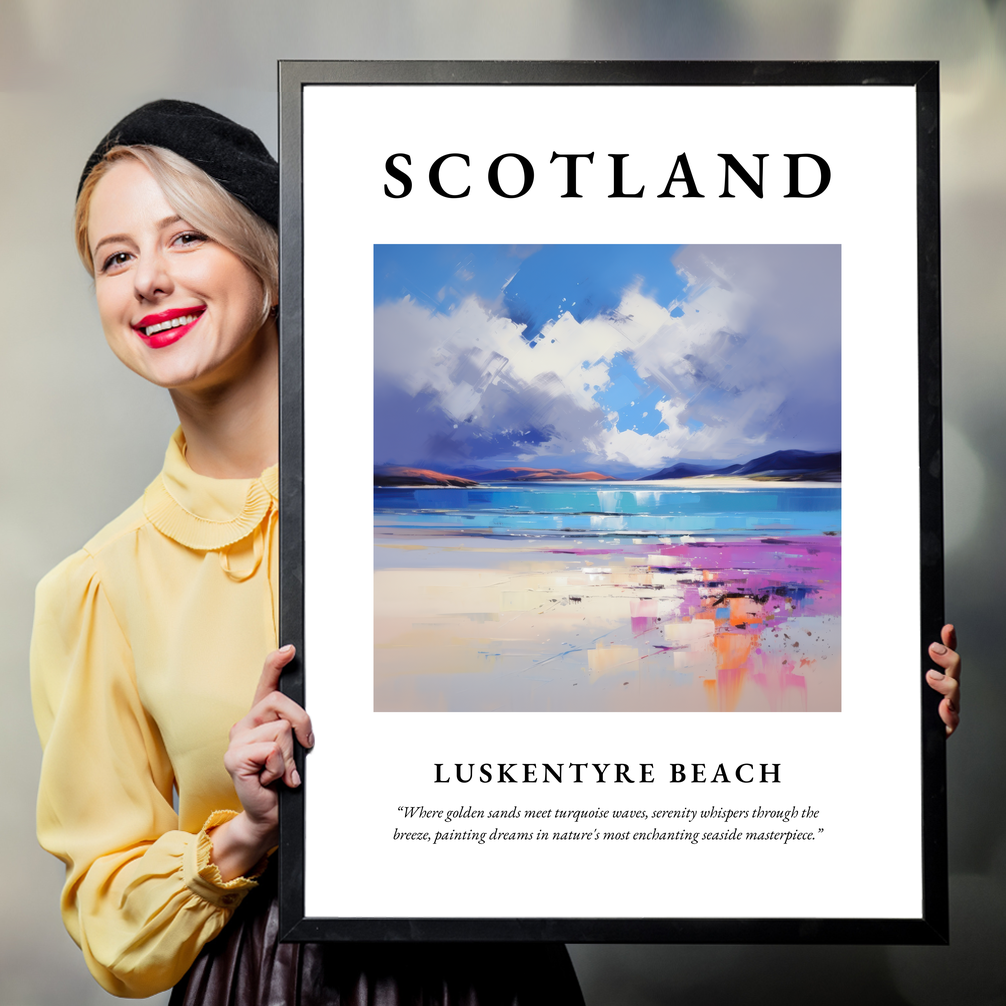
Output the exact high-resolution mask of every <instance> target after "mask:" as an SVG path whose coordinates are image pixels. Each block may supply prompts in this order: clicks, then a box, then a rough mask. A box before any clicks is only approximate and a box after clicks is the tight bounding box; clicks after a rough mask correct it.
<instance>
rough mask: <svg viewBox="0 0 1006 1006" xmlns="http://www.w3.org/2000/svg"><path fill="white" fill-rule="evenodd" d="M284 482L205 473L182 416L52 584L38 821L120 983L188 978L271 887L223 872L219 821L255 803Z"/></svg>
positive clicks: (271, 475) (47, 596) (90, 962)
mask: <svg viewBox="0 0 1006 1006" xmlns="http://www.w3.org/2000/svg"><path fill="white" fill-rule="evenodd" d="M277 493H278V471H277V468H276V467H273V468H269V469H267V470H266V471H265V472H263V474H262V476H261V477H260V478H258V479H227V480H223V479H212V478H207V477H205V476H202V475H197V474H196V473H195V472H193V471H192V469H190V468H189V466H188V464H187V463H186V461H185V441H184V439H183V437H182V434H181V431H180V430H178V431H176V433H175V434H174V436H173V437H172V439H171V443H170V444H169V446H168V451H167V455H166V457H165V461H164V469H163V470H162V472H161V473H160V475H158V477H157V478H156V479H155V480H154V481H153V482H152V483H151V484H150V486H149V487H148V488H147V490H146V492H145V493H144V495H143V498H142V499H140V500H138V501H137V502H136V503H134V504H133V506H131V507H130V508H129V509H128V510H127V511H126V512H125V513H124V514H122V516H121V517H119V518H118V519H117V520H114V521H112V523H111V524H109V525H108V526H107V527H106V528H104V529H103V530H102V531H100V532H99V533H98V534H97V535H96V536H95V537H94V538H92V539H91V541H89V542H88V543H87V544H86V545H85V546H84V548H83V549H82V550H81V551H79V552H77V553H76V554H75V555H72V556H70V558H68V559H66V560H65V561H64V562H62V563H61V564H60V565H59V566H57V567H56V568H55V569H54V570H53V571H52V572H51V573H49V574H48V575H47V576H46V577H45V578H44V579H43V580H42V582H41V583H40V584H39V586H38V591H37V595H36V609H35V627H34V632H33V635H32V647H31V683H32V701H33V704H34V709H35V722H36V725H37V726H38V732H39V736H40V737H41V740H42V746H43V749H44V755H43V759H42V779H41V784H40V787H39V795H38V836H39V841H40V843H41V844H42V846H43V848H45V849H47V850H48V851H49V852H51V853H52V854H53V855H54V856H58V857H59V858H60V859H61V860H62V861H63V862H64V863H65V864H66V884H65V886H64V887H63V894H62V911H63V920H64V922H65V924H66V928H67V929H68V930H69V933H70V935H71V936H72V937H73V938H74V940H75V941H76V942H77V943H78V944H79V945H80V947H81V949H82V950H83V951H84V957H85V959H86V961H87V966H88V967H89V968H90V970H91V973H92V974H93V975H94V977H95V978H96V979H97V980H98V982H99V983H100V984H101V985H102V986H103V987H104V988H105V989H107V990H108V991H109V992H112V993H114V994H115V995H119V996H149V995H153V994H154V993H155V992H160V991H162V990H164V989H167V988H170V987H171V986H172V985H174V984H175V983H176V982H177V981H179V979H181V977H182V976H183V975H184V974H185V972H186V971H187V970H188V968H189V967H190V965H191V964H192V962H193V960H194V959H195V957H196V955H197V954H198V953H199V951H200V949H201V948H202V947H203V945H204V944H205V943H207V942H208V941H209V940H211V939H213V937H214V936H216V935H217V934H218V933H219V932H220V930H221V929H222V928H223V926H224V925H225V923H226V922H227V921H228V919H229V918H230V917H231V914H232V913H233V911H234V909H235V908H236V907H237V905H238V904H240V903H241V901H242V899H243V898H244V896H245V894H246V893H247V891H248V890H249V889H250V888H252V887H254V886H255V882H254V880H250V879H247V878H244V877H239V878H237V879H235V880H231V881H229V882H226V883H225V882H223V880H222V878H221V876H220V873H219V871H218V870H217V868H216V867H215V866H214V865H213V864H212V863H210V861H209V855H210V841H209V838H208V837H207V835H206V829H207V828H212V827H213V826H214V825H216V824H220V823H221V822H223V821H225V820H228V819H229V818H230V817H232V816H233V815H234V814H236V813H237V812H238V811H240V809H241V805H240V803H239V801H238V799H237V795H236V794H235V792H234V787H233V785H232V784H231V780H230V776H229V775H228V774H227V771H226V769H225V768H224V763H223V757H224V752H225V751H226V749H227V743H228V731H229V730H230V728H231V726H232V725H233V724H234V723H235V722H236V721H237V720H239V719H241V717H243V716H244V715H245V714H246V713H247V712H248V709H249V707H250V705H251V700H252V697H253V695H254V692H255V686H256V684H257V682H258V679H259V675H260V673H261V670H262V661H263V659H264V658H265V656H266V654H267V653H268V652H269V651H270V650H272V649H274V648H275V646H276V624H277V599H278V598H277V588H278V561H277V560H278V556H277V548H278V546H277V535H276V527H277ZM173 786H174V788H175V789H176V790H177V794H178V811H177V813H176V812H175V810H174V809H173V794H172V787H173Z"/></svg>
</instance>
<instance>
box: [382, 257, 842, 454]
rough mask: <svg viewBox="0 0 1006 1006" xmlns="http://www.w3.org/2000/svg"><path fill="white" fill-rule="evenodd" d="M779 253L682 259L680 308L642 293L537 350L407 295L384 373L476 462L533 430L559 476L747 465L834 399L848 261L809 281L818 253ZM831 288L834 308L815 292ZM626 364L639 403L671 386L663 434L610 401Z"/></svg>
mask: <svg viewBox="0 0 1006 1006" xmlns="http://www.w3.org/2000/svg"><path fill="white" fill-rule="evenodd" d="M780 248H781V249H782V250H781V252H779V251H778V250H777V251H776V252H773V251H772V250H771V249H769V250H766V249H764V248H763V249H754V250H753V249H748V248H731V247H729V246H728V247H727V248H725V249H695V248H690V249H686V250H685V252H686V254H685V255H684V256H683V259H684V261H682V262H679V263H678V264H679V266H680V268H681V269H682V270H683V275H685V276H686V277H687V279H688V289H687V292H686V295H685V298H684V300H683V301H682V302H681V303H680V304H678V303H672V304H670V305H662V304H659V303H657V302H656V301H655V300H653V298H652V297H649V296H647V295H646V294H644V293H643V292H642V289H641V284H637V285H635V286H633V287H631V288H629V289H627V290H626V291H625V292H624V294H623V296H622V299H621V302H620V303H619V305H618V308H617V310H615V311H614V312H612V313H611V314H610V315H603V316H597V317H594V318H590V319H586V320H585V321H583V322H582V323H581V322H577V320H576V319H575V318H574V317H573V316H572V314H570V313H569V312H568V311H567V312H565V313H563V314H561V315H560V316H559V318H558V319H557V320H555V321H553V322H550V323H549V324H547V325H546V326H545V327H544V329H543V330H542V333H541V336H540V337H539V338H538V339H537V340H536V342H535V345H533V346H531V345H529V344H528V343H527V342H526V341H525V339H524V338H523V333H524V326H523V325H519V324H516V323H514V322H513V321H512V320H510V319H509V318H507V317H504V316H502V315H500V314H499V313H498V305H495V304H493V305H489V304H486V303H484V302H482V301H480V300H479V299H478V298H477V297H475V296H469V297H467V298H466V299H464V300H463V301H461V302H460V303H459V304H458V305H457V306H456V307H455V308H453V309H452V310H450V311H449V313H447V314H444V313H441V312H436V311H430V310H428V309H426V308H424V307H421V306H420V305H419V304H418V303H416V302H415V301H413V300H411V299H409V298H406V299H403V300H400V301H396V302H390V303H385V304H382V305H380V306H378V307H377V308H376V309H375V316H374V325H375V339H376V347H377V353H376V357H377V362H376V364H375V376H376V379H377V381H378V383H379V384H380V383H381V382H385V384H390V385H391V386H393V387H395V388H397V389H400V391H403V392H405V393H406V394H407V395H408V396H410V397H412V398H414V397H415V396H417V395H420V394H422V395H425V396H426V397H427V398H428V400H429V403H430V404H429V407H428V408H427V409H426V411H425V412H423V413H422V416H421V417H420V420H419V421H428V422H429V423H430V427H431V431H432V430H434V429H435V428H438V424H442V423H443V421H444V420H445V419H446V420H449V421H450V427H451V429H452V430H453V429H454V425H455V424H457V433H452V434H451V437H452V438H453V439H452V443H455V444H460V445H462V447H463V450H462V449H461V448H459V450H461V453H462V454H465V453H467V454H468V455H469V456H471V457H472V458H473V459H475V458H478V457H485V456H487V454H486V453H485V451H486V450H488V447H487V446H486V445H488V444H490V442H492V443H496V444H497V448H498V436H499V434H500V433H501V431H514V441H515V442H520V440H521V437H522V436H529V437H533V435H532V434H531V433H530V432H529V431H531V430H538V431H545V433H546V440H545V442H543V443H540V444H538V446H537V447H534V448H529V447H528V445H527V444H524V445H523V446H522V448H521V450H522V452H523V454H524V455H525V456H528V451H529V450H530V456H531V457H535V456H538V457H540V458H541V459H542V460H543V461H544V459H545V458H548V459H549V462H550V463H553V464H554V463H558V462H557V458H559V456H561V455H577V456H579V457H581V458H585V459H587V460H589V461H590V462H591V463H592V464H595V465H597V466H603V464H604V463H605V462H609V463H618V464H622V465H631V466H634V467H637V468H646V469H654V468H659V467H661V466H663V465H664V464H666V463H668V462H670V461H672V460H673V459H674V458H677V457H688V458H700V457H711V458H725V459H728V458H736V457H741V456H747V457H749V456H751V455H752V454H753V453H755V452H757V451H758V450H759V449H760V448H762V447H765V445H766V444H770V443H771V441H772V439H773V436H775V435H777V434H778V432H779V430H778V429H777V427H782V426H785V424H786V422H789V423H791V424H792V423H793V422H794V421H795V420H794V417H796V418H799V416H801V415H803V414H805V413H808V410H809V413H808V414H813V411H814V408H815V401H814V399H815V395H817V396H818V397H820V396H823V397H824V398H825V399H827V398H828V396H829V395H831V396H832V397H834V398H835V400H836V401H837V395H838V385H837V382H838V373H837V361H838V313H837V291H838V275H837V250H836V251H835V252H834V256H833V259H834V260H833V261H832V260H822V261H818V262H816V263H812V265H811V268H810V270H809V272H808V269H807V268H806V267H805V266H806V261H805V260H806V258H807V251H806V249H793V248H787V247H786V246H780ZM811 257H813V256H811ZM801 262H803V265H804V267H799V266H800V263H801ZM831 266H834V268H831ZM829 270H830V271H829ZM808 277H810V281H811V282H810V287H811V289H810V290H808V289H806V288H805V287H806V286H807V283H808ZM822 286H825V287H828V289H829V290H830V292H831V299H832V300H834V301H835V303H834V305H832V304H831V302H830V301H828V298H827V297H822V296H819V295H818V293H816V292H815V289H814V288H815V287H822ZM672 312H676V313H677V314H678V317H675V316H674V314H673V313H672ZM682 312H683V314H682ZM822 319H823V320H822ZM829 326H830V327H829ZM825 329H828V330H827V331H825ZM617 354H622V356H623V357H624V359H625V360H628V361H629V362H630V363H631V365H632V367H633V368H634V370H635V372H636V374H637V375H638V377H639V378H640V383H641V384H644V388H643V392H642V393H641V394H640V395H639V396H638V398H639V400H642V398H643V397H645V394H646V393H645V386H649V387H650V388H656V389H659V393H660V399H659V401H658V403H657V404H656V409H657V410H659V412H660V416H661V419H662V421H663V425H662V426H661V427H660V428H659V429H658V430H657V431H656V432H654V433H645V432H644V433H641V432H638V431H637V430H636V429H633V428H631V427H630V423H629V422H628V421H622V419H621V417H620V416H619V415H618V413H617V412H616V411H612V410H611V409H610V408H608V407H607V406H605V404H604V393H605V392H606V391H607V390H608V389H609V387H610V386H611V381H612V377H611V368H612V365H613V362H614V361H615V358H616V355H617ZM647 407H648V408H653V404H652V402H651V403H649V405H648V406H647ZM787 410H789V412H787ZM794 410H795V411H794ZM820 411H821V410H820V409H818V412H820ZM790 412H792V413H793V415H790V414H789V413H790ZM834 425H835V426H836V429H837V409H836V410H835V413H834ZM797 432H798V431H797ZM823 435H824V434H822V436H823ZM494 437H495V438H497V439H496V440H495V441H494V440H493V438H494ZM836 437H837V432H836ZM787 445H788V446H811V447H821V448H823V447H828V446H830V447H834V446H838V443H837V439H836V440H834V441H833V442H832V443H824V442H822V443H821V444H816V443H813V444H804V443H788V444H787ZM770 449H775V447H774V446H773V447H771V448H770ZM479 451H482V453H479ZM498 452H499V451H498V449H497V453H498ZM535 452H537V455H536V453H535Z"/></svg>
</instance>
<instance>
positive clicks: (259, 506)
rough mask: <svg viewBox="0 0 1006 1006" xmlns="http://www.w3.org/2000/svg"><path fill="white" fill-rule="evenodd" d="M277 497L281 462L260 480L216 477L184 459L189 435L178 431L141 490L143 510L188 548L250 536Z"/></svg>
mask: <svg viewBox="0 0 1006 1006" xmlns="http://www.w3.org/2000/svg"><path fill="white" fill-rule="evenodd" d="M278 500H279V466H278V465H273V466H272V467H271V468H267V469H266V470H265V471H264V472H263V473H262V474H261V475H260V476H259V477H258V478H257V479H213V478H209V477H208V476H206V475H198V474H196V473H195V472H194V471H193V470H192V469H191V468H190V467H189V465H188V462H187V461H186V460H185V437H184V436H183V434H182V430H181V427H179V428H178V429H177V430H175V432H174V434H173V436H172V437H171V442H170V443H169V444H168V450H167V453H166V454H165V456H164V468H163V469H162V470H161V473H160V475H158V476H157V478H156V479H154V481H153V482H151V483H150V485H149V486H148V487H147V491H146V492H145V493H144V494H143V512H144V514H146V517H147V519H148V520H149V521H150V523H151V524H153V525H154V527H156V528H157V530H158V531H160V532H161V533H162V534H166V535H167V536H168V537H169V538H172V539H174V540H175V541H177V542H178V543H179V544H180V545H184V546H185V547H186V548H191V549H195V550H197V551H200V552H211V551H216V550H217V549H223V548H227V547H228V546H229V545H233V544H234V543H235V542H238V541H241V539H242V538H246V537H247V536H248V535H250V534H251V533H252V532H253V531H254V530H255V529H256V528H257V527H258V526H259V525H260V524H261V523H262V518H263V517H265V515H266V514H267V513H268V512H269V509H270V507H271V508H273V509H275V508H276V506H277V503H278Z"/></svg>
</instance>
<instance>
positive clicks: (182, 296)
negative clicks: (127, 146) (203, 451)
mask: <svg viewBox="0 0 1006 1006" xmlns="http://www.w3.org/2000/svg"><path fill="white" fill-rule="evenodd" d="M87 237H88V245H89V247H90V250H91V255H92V257H93V259H94V285H95V292H96V294H97V299H98V311H99V313H100V315H101V323H102V327H103V328H104V330H105V338H106V339H107V340H108V344H109V346H111V348H112V351H113V352H114V353H115V355H116V356H117V357H118V358H119V359H120V360H121V361H122V362H123V363H124V364H125V365H126V366H127V367H129V369H130V370H132V371H134V372H135V373H137V374H139V375H140V376H141V377H144V378H146V379H147V380H148V381H151V382H153V383H154V384H157V385H160V386H161V387H164V388H172V389H178V390H188V391H193V392H199V391H203V390H207V389H210V388H213V387H215V386H219V385H223V384H226V383H228V382H230V381H233V380H235V379H239V378H240V376H241V374H242V373H243V372H244V371H245V370H246V369H247V368H249V367H251V366H252V364H253V361H254V360H255V359H256V358H257V357H258V356H259V354H260V351H261V346H260V345H259V343H261V341H262V340H264V339H268V338H275V327H274V326H273V325H272V324H271V323H268V322H267V323H266V325H264V326H263V325H262V297H263V288H262V283H261V282H260V280H259V279H258V277H257V276H256V275H255V273H254V272H252V270H251V269H250V268H249V267H248V266H247V265H245V263H244V262H243V261H242V260H241V259H240V258H239V257H238V256H237V255H236V254H235V253H234V252H232V251H230V250H229V249H228V248H225V247H224V246H223V245H221V244H219V243H218V242H216V241H214V240H212V239H210V238H208V237H207V236H206V235H205V234H202V233H200V232H199V231H198V230H195V229H194V228H193V227H191V226H190V225H189V224H188V223H187V222H186V221H184V220H182V219H181V218H180V217H179V216H178V214H177V213H175V211H174V210H173V209H172V208H171V206H170V205H169V204H168V201H167V199H166V198H165V195H164V193H163V191H162V190H161V188H160V186H159V185H158V184H157V182H156V181H155V180H154V177H153V175H152V174H151V173H150V171H149V170H148V169H147V168H146V167H145V166H144V165H143V164H141V163H140V162H139V161H137V160H134V159H132V158H124V159H122V160H119V161H117V162H115V163H114V164H112V165H111V166H110V167H109V169H108V170H107V171H106V172H105V174H104V175H103V176H102V177H101V179H100V180H99V181H98V183H97V185H96V186H95V188H94V193H93V195H92V196H91V201H90V208H89V215H88V228H87Z"/></svg>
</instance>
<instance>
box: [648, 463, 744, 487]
mask: <svg viewBox="0 0 1006 1006" xmlns="http://www.w3.org/2000/svg"><path fill="white" fill-rule="evenodd" d="M738 468H740V465H728V466H727V467H725V468H720V467H717V466H716V465H715V464H713V465H697V464H694V463H693V462H691V461H679V462H678V463H677V464H676V465H672V466H671V467H670V468H661V469H660V471H659V472H657V473H656V474H655V475H643V476H642V477H641V478H639V479H637V480H636V481H637V482H645V481H646V480H647V479H692V478H696V477H698V476H701V475H730V474H732V473H733V472H735V471H736V470H737V469H738Z"/></svg>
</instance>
